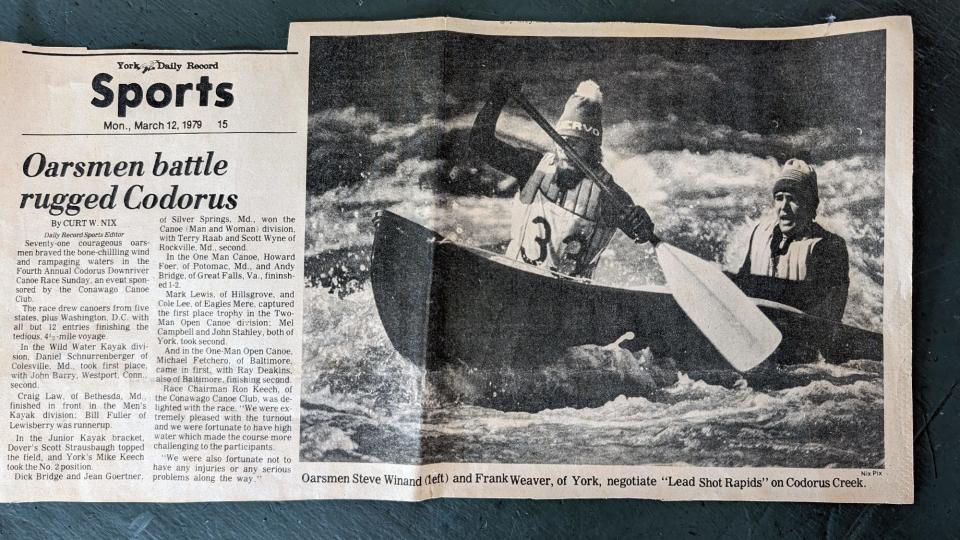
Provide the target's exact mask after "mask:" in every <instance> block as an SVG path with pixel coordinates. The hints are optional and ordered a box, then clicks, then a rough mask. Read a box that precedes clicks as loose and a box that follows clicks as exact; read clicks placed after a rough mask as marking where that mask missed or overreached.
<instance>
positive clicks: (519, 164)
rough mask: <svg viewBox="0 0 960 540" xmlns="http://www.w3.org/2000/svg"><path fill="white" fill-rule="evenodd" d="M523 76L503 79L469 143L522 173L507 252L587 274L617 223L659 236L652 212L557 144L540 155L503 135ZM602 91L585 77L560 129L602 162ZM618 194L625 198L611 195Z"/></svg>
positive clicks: (631, 231) (639, 235) (633, 233)
mask: <svg viewBox="0 0 960 540" xmlns="http://www.w3.org/2000/svg"><path fill="white" fill-rule="evenodd" d="M519 90H520V85H519V83H518V82H516V81H513V80H511V79H509V78H501V79H500V80H499V81H497V83H495V84H494V87H493V92H492V93H491V96H490V97H489V99H488V100H487V102H486V104H485V105H484V106H483V108H482V109H481V111H480V113H479V114H478V115H477V119H476V121H475V122H474V125H473V130H472V132H471V134H470V148H471V149H472V150H473V152H474V153H475V154H476V155H477V156H478V157H480V158H481V159H483V160H484V161H485V162H487V163H488V164H490V165H491V166H493V167H494V168H496V169H498V170H500V171H501V172H503V173H505V174H508V175H510V176H513V177H514V178H516V179H517V180H518V181H519V182H520V184H519V186H518V187H519V193H517V195H516V197H515V199H514V202H513V210H512V225H511V241H510V245H509V246H508V247H507V252H506V256H507V257H509V258H512V259H515V260H518V261H523V262H525V263H527V264H532V265H535V266H539V267H543V268H546V269H549V270H552V271H556V272H559V273H561V274H566V275H570V276H576V277H587V278H589V277H590V276H591V275H592V274H593V271H594V269H595V268H596V266H597V263H598V262H599V260H600V254H601V253H602V252H603V250H604V249H605V248H606V247H607V244H609V243H610V239H611V238H612V237H613V234H614V233H615V232H616V230H617V229H618V228H620V229H622V230H623V231H624V232H625V233H627V234H628V235H629V236H630V237H632V238H634V239H635V240H637V241H638V242H646V241H648V240H649V239H650V238H651V237H652V235H653V223H652V222H651V221H650V217H649V216H648V215H647V212H646V210H644V209H643V208H642V207H640V206H636V205H634V204H633V202H632V201H631V199H630V197H629V196H628V195H627V193H626V192H625V191H623V189H622V188H620V187H619V186H617V185H616V184H614V183H613V182H612V179H609V180H611V181H610V182H609V183H610V185H612V186H613V187H614V188H615V193H614V194H613V195H612V196H611V195H608V194H606V193H604V192H603V191H602V190H601V189H600V187H599V186H597V185H596V184H595V183H594V182H593V181H592V180H590V179H589V178H587V177H586V175H585V174H584V173H583V172H582V171H580V170H579V169H578V168H577V167H576V166H575V165H574V163H573V161H571V160H570V159H568V158H567V156H566V155H565V154H564V152H563V150H562V149H560V148H559V147H557V148H555V149H554V151H552V152H547V153H545V154H544V153H541V152H537V151H535V150H530V149H527V148H520V147H516V146H513V145H510V144H507V143H505V142H503V141H501V140H499V139H498V138H497V136H496V125H497V119H498V118H499V117H500V113H501V111H502V110H503V107H504V105H505V104H506V102H507V100H508V99H509V97H510V96H511V95H513V93H514V92H518V91H519ZM602 116H603V94H602V93H601V91H600V87H599V86H598V85H597V83H595V82H593V81H583V82H581V83H580V84H579V85H578V86H577V88H576V91H575V92H574V93H573V95H571V96H570V98H569V99H567V102H566V104H565V106H564V108H563V114H561V115H560V119H559V120H557V122H556V124H555V128H556V130H557V132H558V133H559V134H560V135H562V136H563V137H564V139H566V141H567V142H568V143H570V145H571V146H572V147H573V149H574V150H575V151H576V152H577V153H578V154H579V155H580V157H581V158H583V159H584V160H585V161H586V162H587V163H588V164H590V165H591V166H595V167H596V166H599V165H600V163H601V160H602V153H601V150H600V148H601V143H602V141H603V123H602ZM612 198H617V199H619V200H616V201H614V200H612Z"/></svg>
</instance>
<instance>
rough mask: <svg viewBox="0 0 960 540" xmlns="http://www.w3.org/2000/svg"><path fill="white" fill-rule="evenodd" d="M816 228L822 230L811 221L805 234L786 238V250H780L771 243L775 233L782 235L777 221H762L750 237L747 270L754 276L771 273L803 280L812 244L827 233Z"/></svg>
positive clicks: (770, 274)
mask: <svg viewBox="0 0 960 540" xmlns="http://www.w3.org/2000/svg"><path fill="white" fill-rule="evenodd" d="M819 231H823V229H822V228H821V227H820V226H819V225H817V224H816V223H812V224H811V225H810V231H809V232H808V233H807V235H806V236H805V237H803V238H795V239H792V240H788V241H787V242H788V244H787V245H786V247H785V249H783V250H782V251H781V250H779V249H778V246H773V245H772V243H773V242H774V235H775V234H776V235H777V236H778V237H781V236H782V233H779V231H778V230H777V221H776V220H767V221H764V222H761V223H760V224H758V225H757V226H756V228H755V229H754V230H753V236H751V237H750V273H751V274H753V275H755V276H770V277H775V278H780V279H787V280H790V281H803V280H805V279H806V278H807V260H808V259H809V257H810V254H811V253H813V248H814V246H816V245H817V243H818V242H820V241H821V240H823V239H824V237H825V235H826V231H823V232H824V234H817V233H818V232H819ZM778 240H779V238H778ZM778 243H779V242H778ZM775 250H776V251H775Z"/></svg>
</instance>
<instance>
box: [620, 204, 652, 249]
mask: <svg viewBox="0 0 960 540" xmlns="http://www.w3.org/2000/svg"><path fill="white" fill-rule="evenodd" d="M620 230H622V231H623V232H624V233H626V235H627V236H629V237H630V238H633V239H634V240H635V241H637V243H640V244H642V243H644V242H649V241H650V240H651V239H652V238H653V220H652V219H650V214H648V213H647V211H646V210H645V209H644V208H643V207H642V206H638V205H635V206H631V207H630V208H627V209H626V210H624V211H623V212H622V213H621V214H620Z"/></svg>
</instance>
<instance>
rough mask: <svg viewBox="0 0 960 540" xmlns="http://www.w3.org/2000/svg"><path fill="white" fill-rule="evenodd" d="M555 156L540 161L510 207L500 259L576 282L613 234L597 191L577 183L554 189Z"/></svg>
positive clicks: (588, 272)
mask: <svg viewBox="0 0 960 540" xmlns="http://www.w3.org/2000/svg"><path fill="white" fill-rule="evenodd" d="M557 164H558V160H557V157H556V155H555V154H553V153H548V154H546V155H544V156H543V159H541V160H540V163H539V164H538V165H537V168H536V170H535V171H534V172H533V174H532V175H530V178H529V179H528V180H527V182H526V183H525V184H524V186H523V188H522V189H521V190H520V192H519V193H518V194H517V196H516V197H515V198H514V201H513V211H512V225H511V239H512V240H511V241H510V245H509V246H508V247H507V253H506V256H507V257H509V258H512V259H515V260H518V261H523V262H525V263H527V264H533V265H536V266H542V267H545V268H548V269H550V270H553V271H556V272H559V273H561V274H566V275H570V276H576V277H590V276H591V275H592V274H593V271H594V269H595V268H596V266H597V263H598V262H599V260H600V254H601V253H602V252H603V250H604V249H606V247H607V244H609V243H610V238H611V237H613V234H614V232H616V228H615V226H614V224H613V223H612V222H611V221H612V220H611V219H610V218H609V217H608V216H609V214H610V211H609V210H606V211H605V210H604V202H605V201H604V199H605V198H606V197H605V196H604V195H603V192H602V191H601V189H600V187H599V186H597V185H596V184H595V183H594V182H593V181H592V180H590V179H589V178H583V179H582V180H580V182H579V183H578V184H577V185H576V186H574V187H573V188H571V189H569V190H567V189H564V188H562V187H561V186H560V185H559V184H558V183H557Z"/></svg>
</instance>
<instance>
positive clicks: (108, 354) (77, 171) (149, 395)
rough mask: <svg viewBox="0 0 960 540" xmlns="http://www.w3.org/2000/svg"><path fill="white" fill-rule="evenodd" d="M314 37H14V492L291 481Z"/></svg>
mask: <svg viewBox="0 0 960 540" xmlns="http://www.w3.org/2000/svg"><path fill="white" fill-rule="evenodd" d="M297 65H298V64H297V58H296V54H295V53H287V52H285V51H229V52H226V51H221V52H202V51H190V52H184V51H142V50H141V51H91V50H84V49H44V48H37V47H31V46H28V45H21V44H13V43H0V118H2V122H0V178H2V182H3V194H2V195H0V208H2V216H3V234H2V237H0V249H2V260H3V265H2V270H0V295H2V297H3V298H4V299H5V300H4V302H3V306H4V307H3V308H2V309H0V334H2V340H0V343H2V360H0V397H2V399H0V421H2V423H3V428H2V429H0V443H2V450H0V468H2V473H0V474H2V477H0V499H2V500H3V501H4V502H7V501H41V500H61V501H188V500H189V501H204V500H228V499H229V500H246V499H271V498H273V499H279V498H289V497H291V496H292V494H289V493H288V492H289V491H290V490H288V489H287V486H290V485H296V484H295V482H294V479H295V478H298V477H299V473H298V471H297V470H298V469H299V465H298V463H297V454H298V449H299V442H298V440H297V432H298V426H299V419H300V414H299V388H300V384H299V382H300V373H301V370H300V356H301V350H302V349H301V336H300V328H301V320H302V309H301V306H302V293H303V286H302V284H303V274H302V269H303V265H302V254H303V245H304V238H303V224H304V201H305V198H304V190H305V187H304V182H303V177H304V170H303V167H304V163H305V159H306V157H305V154H304V152H305V148H304V144H303V134H302V132H301V131H300V129H301V128H300V125H301V124H302V117H303V115H304V111H305V104H304V103H301V102H300V101H299V99H300V96H301V94H302V92H299V91H297V87H296V84H297V81H298V80H299V75H297V74H296V69H297Z"/></svg>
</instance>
